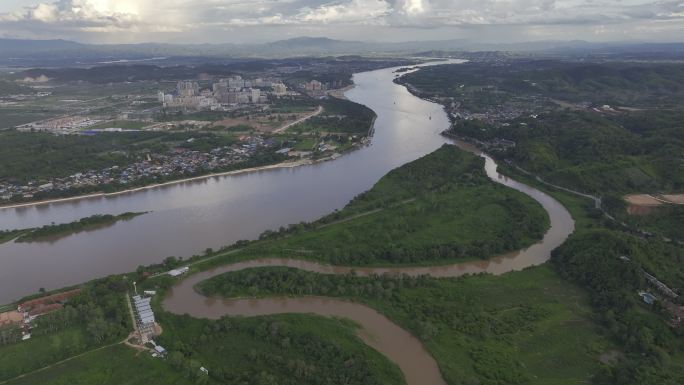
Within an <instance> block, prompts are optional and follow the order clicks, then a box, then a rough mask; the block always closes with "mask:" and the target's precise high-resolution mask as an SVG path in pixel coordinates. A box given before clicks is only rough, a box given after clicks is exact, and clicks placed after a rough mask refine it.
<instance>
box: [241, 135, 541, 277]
mask: <svg viewBox="0 0 684 385" xmlns="http://www.w3.org/2000/svg"><path fill="white" fill-rule="evenodd" d="M482 162H483V160H482V159H481V158H479V157H477V156H475V155H472V154H470V153H467V152H464V151H461V150H458V149H457V148H455V147H453V146H444V147H442V148H441V149H439V150H437V151H435V152H434V153H432V154H430V155H427V156H425V157H423V158H421V159H419V160H417V161H414V162H412V163H410V164H408V165H405V166H402V167H400V168H398V169H395V170H393V171H391V172H390V173H389V174H388V175H387V176H385V177H383V178H382V179H381V180H380V181H379V182H378V183H377V184H376V185H375V186H374V187H373V188H372V189H371V190H370V191H368V192H366V193H363V194H361V195H359V196H358V197H356V198H354V199H353V200H352V201H351V202H350V203H349V204H348V205H347V206H346V207H345V208H344V209H343V210H341V211H339V212H335V213H333V214H331V215H328V216H326V217H324V218H322V219H320V220H319V221H317V222H315V223H313V224H308V225H295V226H291V227H290V228H289V229H282V230H281V232H279V233H268V232H267V233H265V234H264V235H263V236H262V238H265V239H264V240H262V241H261V242H258V243H256V244H254V245H252V246H249V247H247V248H246V249H245V250H244V251H243V252H241V253H242V254H246V255H258V256H262V257H263V256H292V255H293V254H292V252H290V250H305V251H306V252H305V253H300V254H301V255H299V254H297V253H296V252H295V254H297V255H295V256H296V257H304V258H316V259H321V260H324V261H327V262H331V263H334V264H350V265H379V264H417V263H421V264H425V263H431V264H439V263H447V262H453V261H456V260H467V259H473V258H487V257H491V256H494V255H497V254H500V253H503V252H506V251H510V250H516V249H519V248H521V247H524V246H527V245H530V244H532V243H534V242H536V241H537V240H539V239H540V238H541V237H542V235H543V233H544V231H545V230H546V229H547V228H548V224H549V219H548V217H547V214H546V212H545V211H544V210H543V208H542V207H541V206H540V205H539V204H538V203H537V202H535V201H534V200H532V199H531V198H529V197H527V196H526V195H524V194H522V193H520V192H517V191H514V190H512V189H509V188H507V187H504V186H501V185H498V184H496V183H494V182H492V181H491V180H489V178H488V177H487V176H486V174H485V173H484V171H483V169H482ZM399 203H402V204H399ZM368 212H373V213H372V214H371V215H365V216H359V217H357V218H356V219H353V220H350V221H343V220H344V219H345V218H350V217H353V216H357V215H358V214H360V213H368ZM333 222H337V223H334V224H331V223H333ZM322 225H327V226H322ZM305 230H308V231H305ZM284 235H287V236H284Z"/></svg>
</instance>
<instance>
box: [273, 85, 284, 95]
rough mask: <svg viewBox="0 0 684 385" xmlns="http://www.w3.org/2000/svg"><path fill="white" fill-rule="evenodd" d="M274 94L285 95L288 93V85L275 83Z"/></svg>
mask: <svg viewBox="0 0 684 385" xmlns="http://www.w3.org/2000/svg"><path fill="white" fill-rule="evenodd" d="M272 87H273V95H275V96H283V95H285V94H287V87H286V86H285V84H283V83H273V85H272Z"/></svg>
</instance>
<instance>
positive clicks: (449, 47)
mask: <svg viewBox="0 0 684 385" xmlns="http://www.w3.org/2000/svg"><path fill="white" fill-rule="evenodd" d="M430 51H442V52H463V51H510V52H535V53H538V52H549V53H554V52H555V53H569V52H577V53H580V52H582V53H590V54H591V53H594V54H601V53H604V54H615V53H626V52H630V53H655V52H661V53H668V54H678V55H682V54H684V43H660V44H656V43H654V44H647V43H591V42H586V41H579V40H574V41H535V42H525V43H512V44H481V43H473V42H469V41H467V40H462V39H452V40H436V41H409V42H398V43H379V42H361V41H346V40H334V39H329V38H325V37H298V38H293V39H287V40H280V41H275V42H271V43H263V44H231V43H226V44H161V43H141V44H82V43H77V42H73V41H67V40H15V39H0V64H4V65H10V66H13V65H14V66H30V65H63V64H64V63H65V62H71V65H73V64H82V65H93V64H101V63H112V62H114V63H116V62H134V61H145V60H153V59H155V58H156V59H158V58H160V57H209V58H244V57H254V58H256V57H265V58H272V57H286V56H287V57H292V56H304V55H307V56H330V55H397V54H402V55H406V54H415V53H419V52H430Z"/></svg>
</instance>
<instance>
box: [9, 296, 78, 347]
mask: <svg viewBox="0 0 684 385" xmlns="http://www.w3.org/2000/svg"><path fill="white" fill-rule="evenodd" d="M80 291H81V289H73V290H69V291H65V292H62V293H57V294H52V295H48V296H45V297H40V298H36V299H32V300H28V301H25V302H22V303H21V304H19V305H18V306H17V308H16V310H10V311H6V312H4V313H0V328H5V327H19V328H21V335H22V337H21V339H22V340H27V339H29V338H31V329H33V328H35V327H36V324H35V322H34V321H35V320H36V318H38V317H40V316H42V315H45V314H48V313H52V312H53V311H56V310H59V309H61V308H62V307H63V306H64V303H66V302H67V301H68V300H69V298H71V297H73V296H75V295H76V294H78V293H79V292H80Z"/></svg>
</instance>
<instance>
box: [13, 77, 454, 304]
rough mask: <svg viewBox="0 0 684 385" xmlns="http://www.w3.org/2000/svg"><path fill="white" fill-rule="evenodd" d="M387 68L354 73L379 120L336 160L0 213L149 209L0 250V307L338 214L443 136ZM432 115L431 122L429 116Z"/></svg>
mask: <svg viewBox="0 0 684 385" xmlns="http://www.w3.org/2000/svg"><path fill="white" fill-rule="evenodd" d="M395 75H396V74H394V69H384V70H379V71H372V72H365V73H359V74H356V75H355V76H354V82H355V84H356V87H355V88H354V89H352V90H350V91H348V92H347V94H346V96H347V97H348V98H349V99H350V100H353V101H355V102H358V103H362V104H365V105H367V106H369V107H370V108H372V109H373V110H374V111H375V112H376V113H377V115H378V118H377V120H376V121H375V136H374V138H373V141H372V145H370V146H368V147H364V148H362V149H359V150H357V151H353V152H351V153H349V154H347V155H345V156H342V157H340V158H338V159H336V160H334V161H330V162H323V163H318V164H314V165H309V166H303V167H296V168H284V169H276V170H267V171H262V172H254V173H246V174H240V175H234V176H223V177H212V178H208V179H203V180H200V181H193V182H187V183H181V184H174V185H168V186H164V187H160V188H154V189H149V190H143V191H138V192H134V193H129V194H121V195H115V196H108V197H97V198H88V199H81V200H75V201H68V202H59V203H52V204H45V205H37V206H29V207H22V208H9V209H0V230H7V229H18V228H26V227H34V226H42V225H45V224H50V223H52V222H54V223H65V222H71V221H74V220H77V219H80V218H83V217H87V216H90V215H94V214H120V213H123V212H126V211H151V212H150V213H149V214H146V215H142V216H139V217H137V218H135V219H133V220H131V221H124V222H119V223H117V224H115V225H113V226H110V227H107V228H103V229H99V230H96V231H89V232H84V233H79V234H74V235H71V236H68V237H65V238H61V239H59V240H56V241H54V242H34V243H6V244H3V245H0V303H4V302H8V301H10V300H13V299H17V298H19V297H20V296H23V295H26V294H31V293H36V292H37V291H38V289H39V288H41V287H44V288H46V289H54V288H59V287H63V286H66V285H72V284H76V283H79V282H83V281H86V280H89V279H92V278H95V277H101V276H106V275H108V274H112V273H122V272H126V271H132V270H135V268H136V267H137V266H139V265H146V264H150V263H153V262H160V261H161V260H163V259H164V258H165V257H168V256H171V255H173V256H185V257H187V256H191V255H193V254H197V253H200V252H203V250H205V249H206V248H208V247H211V248H214V249H217V248H219V247H221V246H224V245H228V244H231V243H233V242H235V241H238V240H240V239H253V238H256V237H257V236H258V235H259V234H260V233H262V232H263V231H264V230H268V229H277V228H278V227H280V226H282V225H287V224H290V223H297V222H300V221H310V220H313V219H316V218H318V217H321V216H323V215H324V214H327V213H329V212H331V211H333V210H334V209H339V208H342V207H343V206H344V205H345V204H346V203H347V202H348V201H349V200H350V199H351V198H353V197H354V196H355V195H357V194H359V193H361V192H363V191H365V190H368V189H369V188H370V187H371V186H372V185H373V184H374V183H375V182H376V181H377V180H378V179H379V178H380V177H381V176H383V175H384V174H386V173H387V172H388V171H389V170H391V169H393V168H395V167H398V166H400V165H402V164H404V163H407V162H410V161H412V160H414V159H417V158H419V157H421V156H423V155H425V154H427V153H430V152H432V151H433V150H435V149H437V148H438V147H439V146H441V145H442V144H443V143H445V142H446V141H447V140H446V139H445V138H443V137H442V136H441V135H440V132H441V131H443V130H444V129H445V128H447V127H448V125H449V123H448V119H447V117H446V114H445V113H444V112H443V111H442V108H441V106H439V105H437V104H435V103H430V102H428V101H424V100H421V99H419V98H416V97H414V96H413V95H411V94H410V93H409V92H408V91H407V90H406V88H404V87H402V86H399V85H396V84H394V83H393V82H392V80H393V78H394V77H395ZM430 117H432V119H430Z"/></svg>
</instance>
